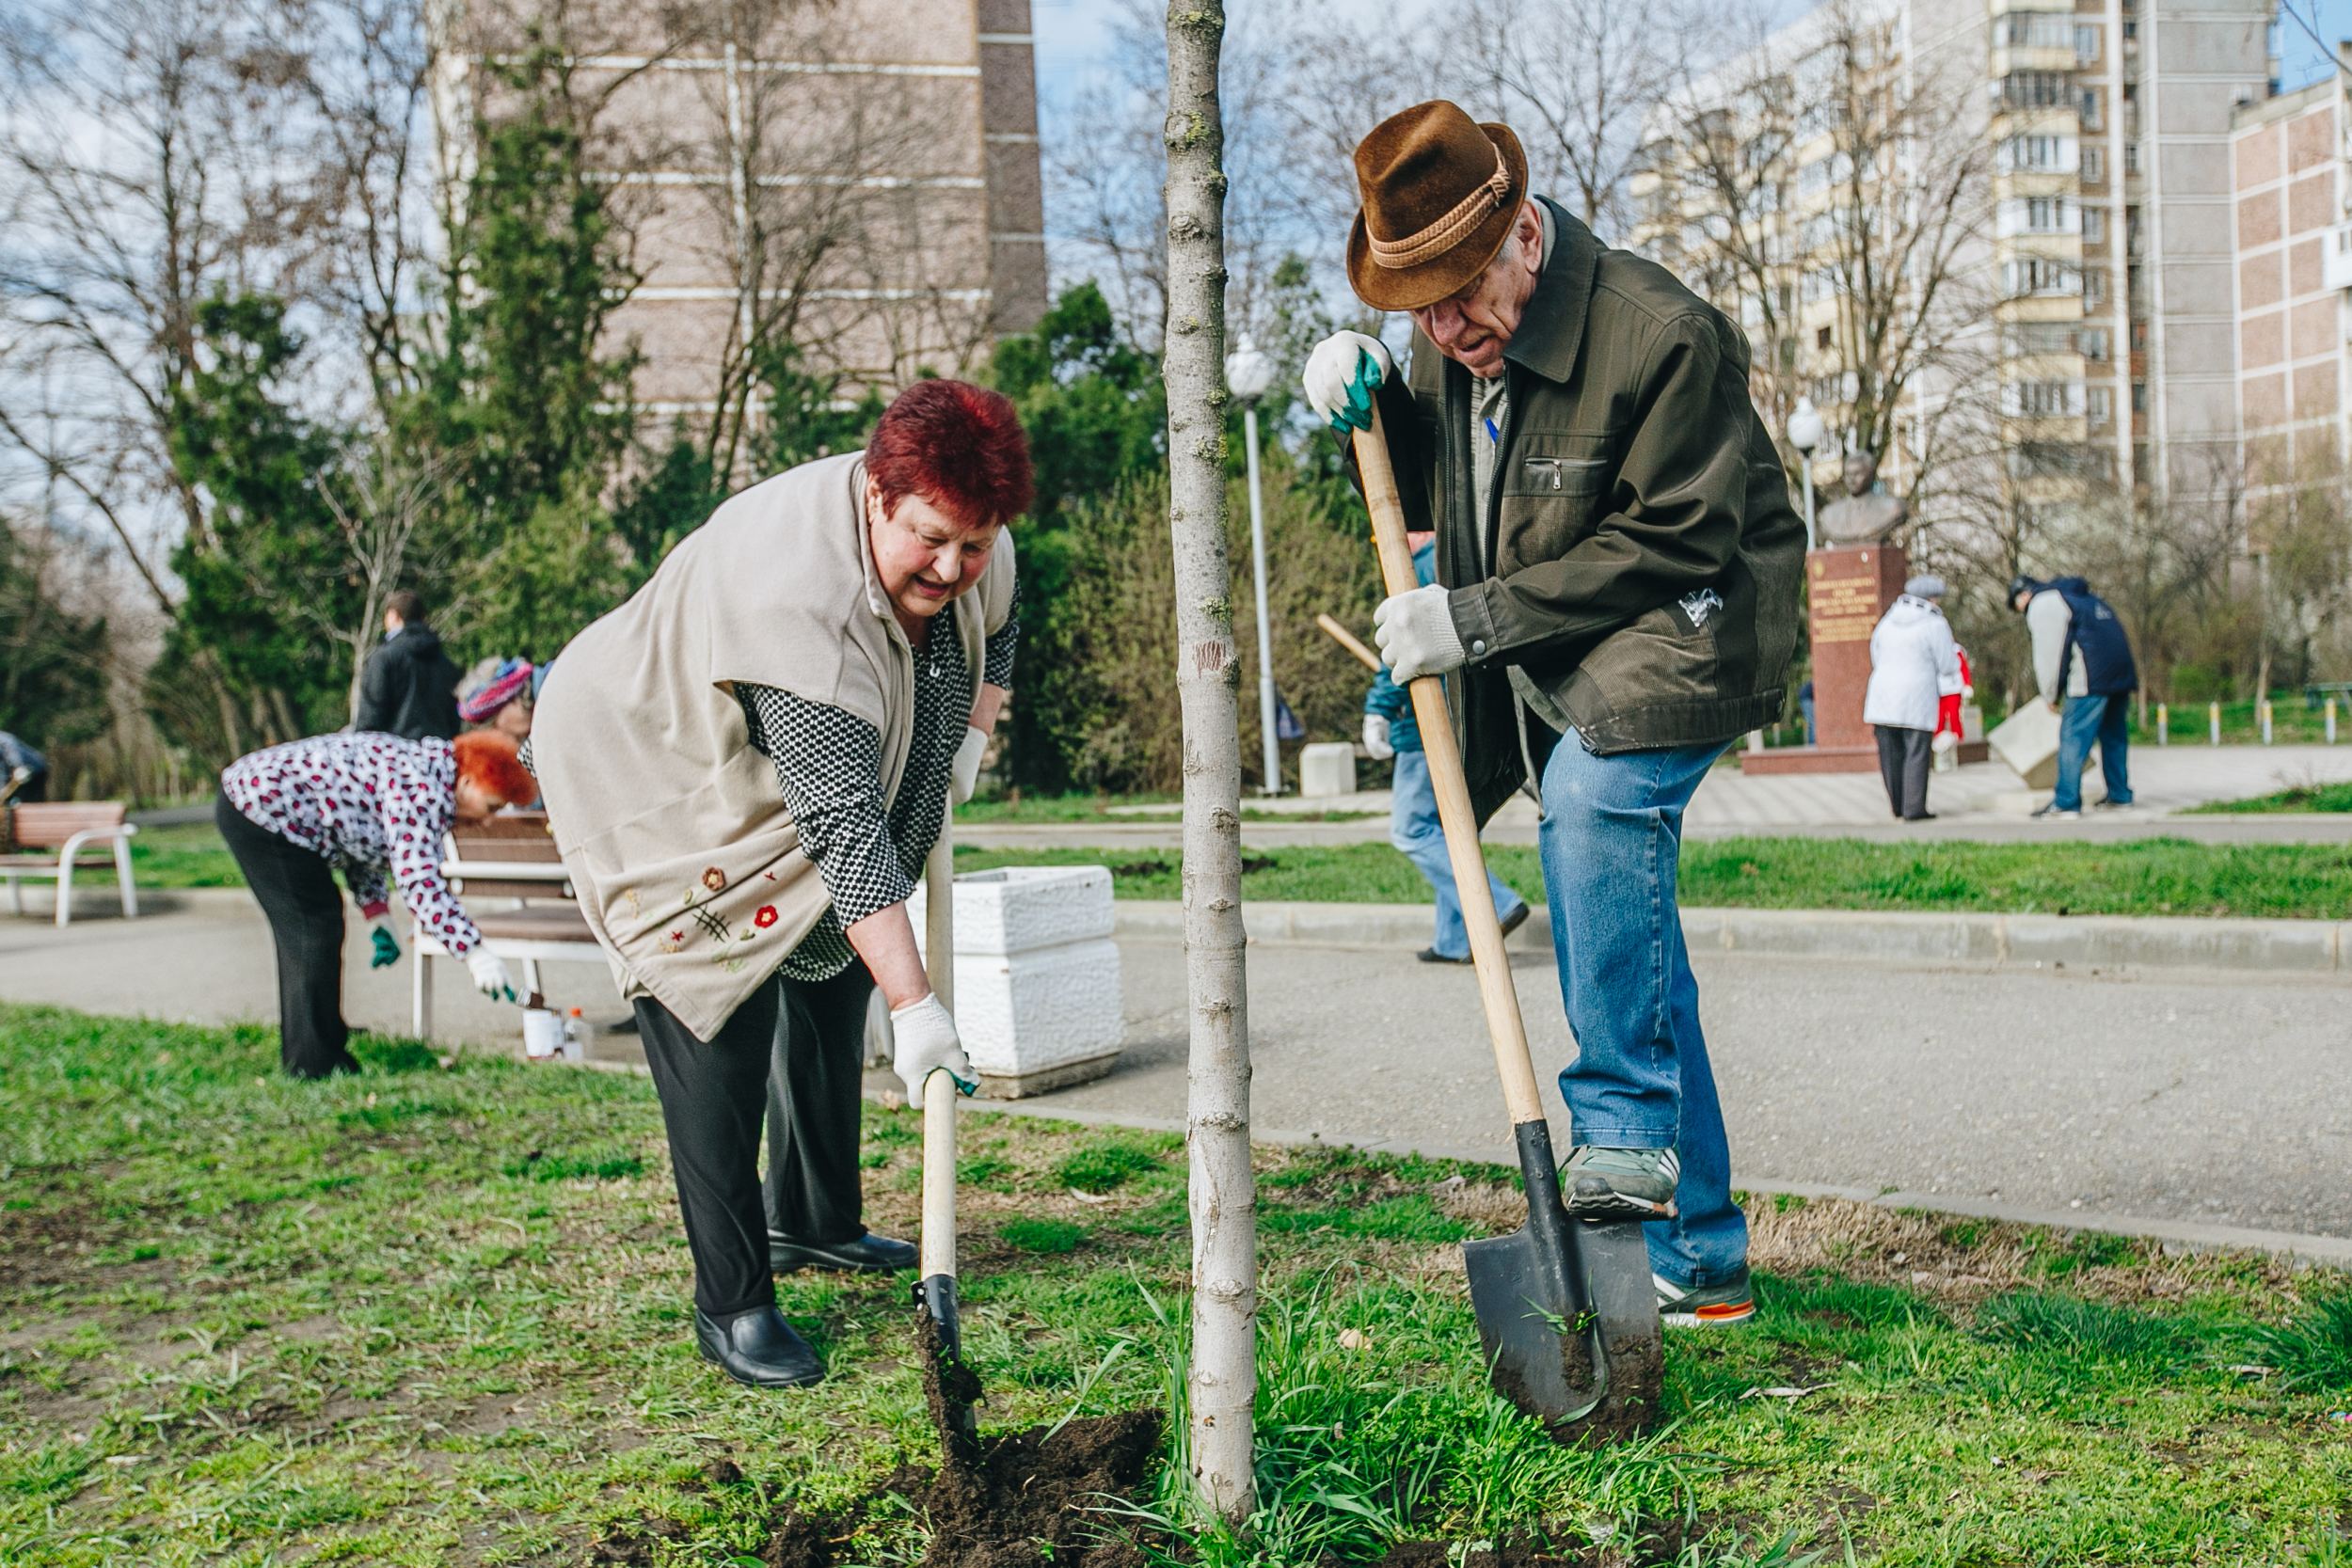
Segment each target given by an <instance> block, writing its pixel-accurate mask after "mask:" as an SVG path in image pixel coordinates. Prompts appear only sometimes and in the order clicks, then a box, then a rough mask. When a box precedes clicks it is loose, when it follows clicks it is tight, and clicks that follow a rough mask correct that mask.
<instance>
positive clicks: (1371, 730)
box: [1364, 713, 1396, 762]
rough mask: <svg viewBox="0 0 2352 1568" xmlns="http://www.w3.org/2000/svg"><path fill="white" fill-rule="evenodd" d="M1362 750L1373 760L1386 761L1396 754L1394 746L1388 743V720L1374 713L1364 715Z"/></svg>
mask: <svg viewBox="0 0 2352 1568" xmlns="http://www.w3.org/2000/svg"><path fill="white" fill-rule="evenodd" d="M1364 750H1365V751H1367V752H1371V753H1372V760H1373V761H1375V762H1386V761H1388V760H1389V759H1390V758H1391V757H1392V756H1394V755H1396V748H1395V747H1394V746H1392V745H1391V744H1390V743H1389V721H1387V720H1386V719H1383V718H1381V717H1380V716H1379V715H1378V714H1376V713H1367V714H1365V715H1364Z"/></svg>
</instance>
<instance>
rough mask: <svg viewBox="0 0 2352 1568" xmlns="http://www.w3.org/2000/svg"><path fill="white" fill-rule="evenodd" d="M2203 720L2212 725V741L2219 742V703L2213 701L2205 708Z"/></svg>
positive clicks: (2218, 743) (2216, 743)
mask: <svg viewBox="0 0 2352 1568" xmlns="http://www.w3.org/2000/svg"><path fill="white" fill-rule="evenodd" d="M2205 722H2206V723H2208V724H2210V725H2212V726H2213V743H2214V744H2215V745H2217V746H2218V745H2220V744H2221V705H2220V704H2219V703H2214V704H2211V705H2208V706H2207V707H2206V709H2205Z"/></svg>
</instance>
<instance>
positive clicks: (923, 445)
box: [866, 380, 1037, 528]
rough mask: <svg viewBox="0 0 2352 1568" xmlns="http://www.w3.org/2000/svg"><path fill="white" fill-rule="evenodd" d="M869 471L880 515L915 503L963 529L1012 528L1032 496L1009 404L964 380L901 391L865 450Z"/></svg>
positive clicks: (1023, 440)
mask: <svg viewBox="0 0 2352 1568" xmlns="http://www.w3.org/2000/svg"><path fill="white" fill-rule="evenodd" d="M866 472H867V473H869V474H871V475H873V476H874V483H875V485H876V486H877V487H878V488H880V489H881V491H882V507H883V510H885V511H891V512H895V511H897V510H898V502H899V501H900V500H902V499H905V498H906V497H908V496H920V497H922V498H923V499H925V500H927V501H929V502H930V503H931V504H932V505H933V506H936V507H938V508H939V509H940V510H941V511H942V512H945V513H946V514H947V515H950V516H952V517H954V518H955V519H956V520H957V521H958V522H960V523H961V524H963V525H964V526H965V527H966V528H981V527H985V526H987V525H990V524H993V523H1005V522H1010V521H1011V520H1012V519H1013V518H1015V517H1018V516H1019V515H1021V514H1023V513H1024V512H1026V511H1027V510H1028V509H1029V502H1030V501H1031V500H1032V499H1034V498H1035V497H1036V494H1037V482H1036V480H1035V478H1034V476H1033V475H1032V474H1031V472H1030V469H1029V438H1028V436H1025V435H1024V434H1022V430H1021V416H1020V415H1018V414H1016V413H1015V412H1013V406H1012V401H1011V400H1010V399H1009V398H1008V397H1006V396H1005V394H1004V393H1002V392H992V391H990V390H989V389H988V388H985V387H975V386H973V385H972V384H971V383H970V382H968V381H945V380H935V381H918V382H916V383H915V384H914V386H912V387H910V388H907V389H906V390H905V391H903V392H900V393H899V394H898V399H897V401H895V402H894V403H892V404H891V405H890V406H889V408H888V409H886V410H884V411H883V413H882V421H881V422H880V423H879V424H877V425H875V426H874V438H873V439H872V440H870V441H868V442H866Z"/></svg>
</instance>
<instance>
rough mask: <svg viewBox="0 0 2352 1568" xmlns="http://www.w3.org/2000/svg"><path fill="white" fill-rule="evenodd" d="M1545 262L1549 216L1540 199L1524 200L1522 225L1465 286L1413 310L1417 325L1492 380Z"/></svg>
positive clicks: (1440, 347) (1442, 347)
mask: <svg viewBox="0 0 2352 1568" xmlns="http://www.w3.org/2000/svg"><path fill="white" fill-rule="evenodd" d="M1543 264H1544V228H1543V222H1542V220H1541V219H1539V218H1538V217H1536V215H1535V204H1534V202H1532V201H1531V202H1523V203H1521V205H1520V207H1519V221H1518V227H1516V228H1514V229H1513V230H1511V238H1510V239H1509V240H1507V241H1506V242H1504V244H1503V246H1502V253H1501V254H1500V255H1498V256H1496V258H1495V259H1494V260H1493V261H1490V262H1488V263H1487V264H1486V271H1484V272H1482V273H1480V274H1479V275H1478V276H1477V277H1474V278H1472V279H1470V282H1469V283H1467V284H1465V285H1464V286H1463V287H1462V289H1461V290H1460V291H1459V292H1457V293H1454V294H1452V295H1450V296H1449V297H1447V298H1445V299H1441V300H1439V301H1438V303H1437V304H1435V305H1429V306H1424V307H1422V309H1418V310H1415V311H1413V312H1412V317H1413V325H1415V326H1418V327H1420V328H1421V329H1422V332H1424V333H1426V334H1427V335H1428V338H1429V341H1431V342H1433V343H1435V344H1437V345H1438V353H1440V354H1442V355H1444V356H1446V357H1447V358H1449V359H1457V360H1459V361H1461V363H1462V364H1463V366H1464V367H1465V368H1467V369H1468V370H1469V372H1470V374H1472V375H1475V376H1483V377H1486V379H1488V380H1492V379H1493V378H1494V377H1496V376H1498V375H1501V374H1502V351H1503V350H1504V349H1506V348H1508V347H1510V346H1511V334H1512V333H1514V332H1516V331H1518V327H1519V317H1520V316H1522V315H1523V314H1525V313H1526V310H1527V301H1528V298H1529V296H1530V295H1532V294H1534V292H1535V276H1536V274H1537V273H1539V272H1540V271H1542V269H1543Z"/></svg>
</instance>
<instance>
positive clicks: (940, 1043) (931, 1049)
mask: <svg viewBox="0 0 2352 1568" xmlns="http://www.w3.org/2000/svg"><path fill="white" fill-rule="evenodd" d="M890 1040H891V1046H890V1052H891V1063H892V1065H893V1066H895V1067H896V1068H897V1069H898V1076H899V1077H901V1078H903V1079H905V1080H906V1085H907V1102H908V1103H909V1104H911V1105H920V1104H922V1103H923V1080H924V1079H926V1078H929V1077H930V1075H931V1071H932V1069H935V1068H946V1069H947V1076H948V1077H950V1078H953V1079H954V1080H955V1081H956V1087H957V1088H959V1089H961V1090H962V1091H963V1092H964V1093H965V1094H972V1093H975V1092H977V1090H978V1088H979V1086H980V1084H979V1080H978V1079H977V1078H975V1077H973V1076H972V1063H971V1060H970V1059H969V1058H968V1057H966V1056H965V1055H964V1053H963V1042H962V1041H961V1040H960V1039H958V1038H957V1037H956V1021H955V1020H954V1019H953V1018H951V1017H949V1016H948V1013H947V1009H946V1006H943V1005H942V1004H941V1002H940V1000H939V995H938V993H937V992H936V991H934V992H932V993H931V994H930V995H928V996H926V997H924V998H923V1000H922V1001H920V1002H910V1003H908V1004H907V1005H906V1006H903V1007H893V1008H891V1009H890Z"/></svg>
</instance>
